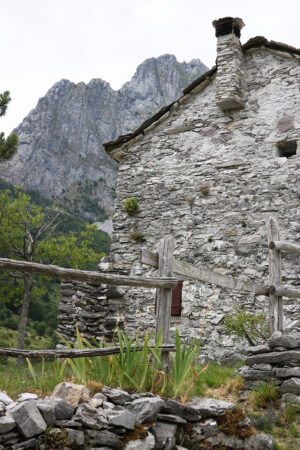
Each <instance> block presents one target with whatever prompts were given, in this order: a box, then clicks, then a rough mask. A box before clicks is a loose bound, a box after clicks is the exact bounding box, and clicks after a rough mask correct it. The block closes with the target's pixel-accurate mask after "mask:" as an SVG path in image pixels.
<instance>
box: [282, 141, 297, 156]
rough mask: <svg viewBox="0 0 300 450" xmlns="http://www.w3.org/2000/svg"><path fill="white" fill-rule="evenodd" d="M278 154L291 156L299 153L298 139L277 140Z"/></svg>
mask: <svg viewBox="0 0 300 450" xmlns="http://www.w3.org/2000/svg"><path fill="white" fill-rule="evenodd" d="M277 149H278V156H285V157H286V158H290V157H291V156H293V155H296V153H297V141H296V140H293V141H279V142H277Z"/></svg>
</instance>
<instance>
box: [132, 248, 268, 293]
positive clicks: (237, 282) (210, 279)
mask: <svg viewBox="0 0 300 450" xmlns="http://www.w3.org/2000/svg"><path fill="white" fill-rule="evenodd" d="M158 261H159V255H158V253H153V252H149V250H141V253H140V262H141V263H143V264H148V265H150V266H152V267H156V268H157V267H158ZM173 272H174V273H176V274H177V275H181V276H183V277H185V278H190V279H196V280H199V281H204V282H205V283H211V284H215V285H216V286H220V287H223V288H227V289H233V290H237V291H245V292H252V293H254V294H260V295H269V287H268V286H265V285H263V284H259V283H255V282H252V281H245V280H241V279H240V278H234V277H231V276H229V275H224V274H222V273H219V272H216V271H213V270H209V269H206V268H205V267H201V266H194V265H193V264H189V263H187V262H184V261H178V260H177V259H174V260H173Z"/></svg>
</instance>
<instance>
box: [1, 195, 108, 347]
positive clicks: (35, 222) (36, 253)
mask: <svg viewBox="0 0 300 450" xmlns="http://www.w3.org/2000/svg"><path fill="white" fill-rule="evenodd" d="M58 218H59V213H57V214H55V215H53V216H52V217H48V216H47V215H46V214H45V213H43V212H42V210H41V208H39V207H37V206H36V205H34V204H32V203H31V199H30V196H29V195H27V194H24V193H21V191H20V190H19V188H15V191H14V192H13V193H12V192H11V191H10V190H6V191H5V192H4V193H2V194H0V227H1V234H0V254H1V255H2V256H4V257H6V258H12V259H19V260H23V261H28V262H39V263H42V264H57V265H64V266H69V267H72V268H75V269H77V268H85V266H86V265H89V266H90V264H91V262H92V261H94V263H95V264H96V262H97V261H99V259H100V258H101V257H102V256H103V255H104V253H102V254H98V253H96V252H95V251H94V250H93V249H92V245H93V239H94V231H95V227H94V226H93V225H89V224H87V225H86V229H85V230H84V231H82V232H81V233H80V236H79V237H78V236H76V235H75V233H72V232H71V233H68V234H67V235H63V234H58V235H57V234H56V233H55V229H56V227H57V225H58ZM3 276H5V277H11V278H14V279H16V278H18V279H19V280H20V281H21V283H22V291H23V295H22V308H21V317H20V324H19V332H18V345H17V347H18V348H19V349H23V348H24V337H25V329H26V323H27V318H28V310H29V305H30V300H31V296H32V290H33V287H34V283H35V277H34V276H33V275H31V274H27V273H21V272H20V273H10V272H8V271H6V272H5V273H4V274H3Z"/></svg>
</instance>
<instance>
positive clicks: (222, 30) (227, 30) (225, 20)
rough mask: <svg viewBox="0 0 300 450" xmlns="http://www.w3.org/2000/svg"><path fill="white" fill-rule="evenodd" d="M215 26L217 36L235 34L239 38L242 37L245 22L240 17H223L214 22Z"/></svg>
mask: <svg viewBox="0 0 300 450" xmlns="http://www.w3.org/2000/svg"><path fill="white" fill-rule="evenodd" d="M212 24H213V26H214V27H215V29H216V36H217V37H218V36H222V35H225V34H231V33H234V34H235V35H236V36H237V37H240V36H241V29H242V28H243V26H244V25H245V24H244V21H243V19H240V18H239V17H222V18H221V19H217V20H214V21H213V23H212Z"/></svg>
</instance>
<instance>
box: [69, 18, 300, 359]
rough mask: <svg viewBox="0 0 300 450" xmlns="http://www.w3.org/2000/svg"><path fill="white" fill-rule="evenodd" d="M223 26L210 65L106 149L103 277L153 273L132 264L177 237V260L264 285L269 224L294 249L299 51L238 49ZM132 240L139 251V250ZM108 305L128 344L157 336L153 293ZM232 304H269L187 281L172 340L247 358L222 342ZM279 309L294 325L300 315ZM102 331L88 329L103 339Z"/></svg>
mask: <svg viewBox="0 0 300 450" xmlns="http://www.w3.org/2000/svg"><path fill="white" fill-rule="evenodd" d="M226 19H227V21H226V20H225V21H224V20H223V19H222V20H219V21H215V22H214V26H215V28H216V35H217V40H218V54H217V66H216V67H215V68H213V69H211V70H210V71H209V72H208V73H207V74H206V75H204V76H202V77H201V78H199V79H198V81H197V82H194V83H192V85H191V86H190V87H189V88H187V89H186V90H185V91H184V93H185V95H184V96H183V97H182V98H180V99H179V100H178V101H177V102H175V103H173V104H171V105H169V107H166V108H165V109H164V110H163V111H162V112H161V114H158V115H156V116H155V117H154V118H153V120H149V121H148V122H147V123H146V124H145V126H144V127H141V128H140V130H139V131H137V132H136V133H132V134H131V135H126V136H123V137H120V138H119V139H118V140H117V141H115V142H112V143H108V144H107V145H106V150H107V152H108V154H109V155H110V156H112V157H113V158H114V159H115V160H117V161H118V162H119V166H120V167H119V175H118V182H117V193H116V202H115V213H114V218H113V226H114V233H113V237H112V245H111V255H110V261H109V262H106V263H105V264H104V266H105V267H106V269H107V270H113V271H117V272H119V273H129V272H131V274H143V275H150V274H151V275H153V274H155V270H154V269H151V268H150V267H149V266H145V265H143V266H142V265H141V264H140V263H139V253H140V250H141V248H145V249H148V250H152V251H153V250H155V249H157V248H158V247H157V246H158V243H159V240H160V239H161V238H162V237H168V236H173V238H174V241H175V257H176V258H177V259H179V260H182V261H187V262H190V263H192V264H195V265H201V266H206V267H207V268H209V269H214V270H218V271H219V272H221V273H224V274H228V275H233V276H238V277H240V278H243V279H249V280H257V281H258V282H261V283H264V284H266V285H267V284H268V259H267V257H268V248H267V230H266V221H267V219H268V218H269V216H270V215H275V216H277V218H278V221H279V225H280V229H281V237H282V239H283V240H293V241H298V240H299V238H300V234H299V232H300V212H299V196H300V183H299V177H300V150H299V145H300V144H299V132H300V92H299V90H300V51H299V50H298V49H295V48H293V47H289V46H287V45H284V44H279V43H276V42H273V41H270V42H269V41H268V40H267V39H265V38H262V37H258V38H254V39H251V40H250V41H248V42H247V43H246V44H245V45H244V46H241V44H240V42H239V39H238V36H239V33H240V28H241V26H242V25H243V22H242V21H241V20H240V19H232V18H226ZM224 80H225V81H226V82H224ZM222 89H223V93H222ZM127 197H134V198H136V199H137V201H138V204H139V212H138V213H137V214H136V215H134V216H128V214H127V213H126V211H125V209H124V199H126V198H127ZM134 231H138V232H139V233H140V234H141V236H142V238H143V242H141V243H135V242H134V240H133V234H132V233H133V232H134ZM297 258H298V257H297V256H296V255H292V254H289V255H285V254H283V262H282V264H283V283H284V284H288V285H292V286H297V285H299V284H300V278H299V274H300V265H299V259H297ZM104 266H102V268H103V267H104ZM78 295H79V296H80V290H79V291H78ZM78 295H77V296H76V295H75V297H74V298H78ZM72 302H73V300H72V297H68V298H65V303H67V304H70V305H72V304H73V303H72ZM101 302H102V300H100V301H99V302H98V305H101V304H102V303H101ZM103 302H104V303H103V305H105V308H108V313H107V316H108V318H109V320H110V321H111V323H116V321H117V320H120V318H123V319H122V320H121V322H122V321H123V326H124V327H125V328H126V329H127V330H128V331H129V332H130V333H131V334H136V331H137V329H138V328H139V329H140V330H142V331H145V329H146V328H150V329H152V330H153V325H154V322H155V315H154V307H155V290H145V289H137V288H132V289H123V290H122V291H121V292H120V291H117V290H116V295H115V296H114V295H113V296H110V298H109V299H105V300H103ZM235 305H237V306H238V307H239V308H241V307H245V308H246V310H247V311H249V312H251V313H258V312H261V311H264V312H266V313H267V311H268V297H265V296H261V295H254V294H253V295H251V294H243V293H241V292H238V291H229V290H226V289H220V288H218V287H216V286H213V285H209V284H203V283H200V282H194V281H193V282H192V281H187V280H185V281H184V284H183V291H182V308H183V309H182V312H181V316H176V317H173V320H172V331H173V332H174V330H175V327H178V329H179V332H180V335H181V336H182V337H183V338H184V339H185V338H186V339H187V340H191V339H192V338H197V339H198V338H200V337H201V338H202V348H203V353H205V354H206V355H208V356H209V357H212V358H214V359H218V360H220V359H222V360H223V361H229V360H230V358H231V357H232V356H235V355H237V354H238V353H239V351H240V350H241V349H242V345H241V344H238V343H237V342H235V341H234V340H233V339H231V338H230V337H228V336H226V335H225V333H224V326H223V320H224V317H226V316H227V315H230V314H232V312H233V307H234V306H235ZM284 305H285V313H286V314H287V315H291V316H293V317H295V316H297V317H298V315H299V311H300V306H297V305H296V304H295V303H294V302H293V301H291V300H289V299H284ZM78 320H79V319H78V318H76V320H75V322H76V321H77V322H76V323H78ZM101 320H102V319H101V318H100V320H99V322H96V320H95V321H94V323H93V329H94V328H95V327H96V328H98V329H99V330H100V329H101V327H102V329H103V320H102V322H101ZM81 324H82V322H81ZM82 326H83V327H84V326H85V327H86V329H85V331H84V332H85V333H86V335H87V336H88V334H89V328H88V324H87V323H86V324H82ZM111 327H112V325H111ZM63 328H64V325H61V326H60V329H61V330H62V329H63ZM70 328H73V329H74V326H71V327H70ZM72 332H73V333H74V331H72ZM90 334H92V333H90Z"/></svg>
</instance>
